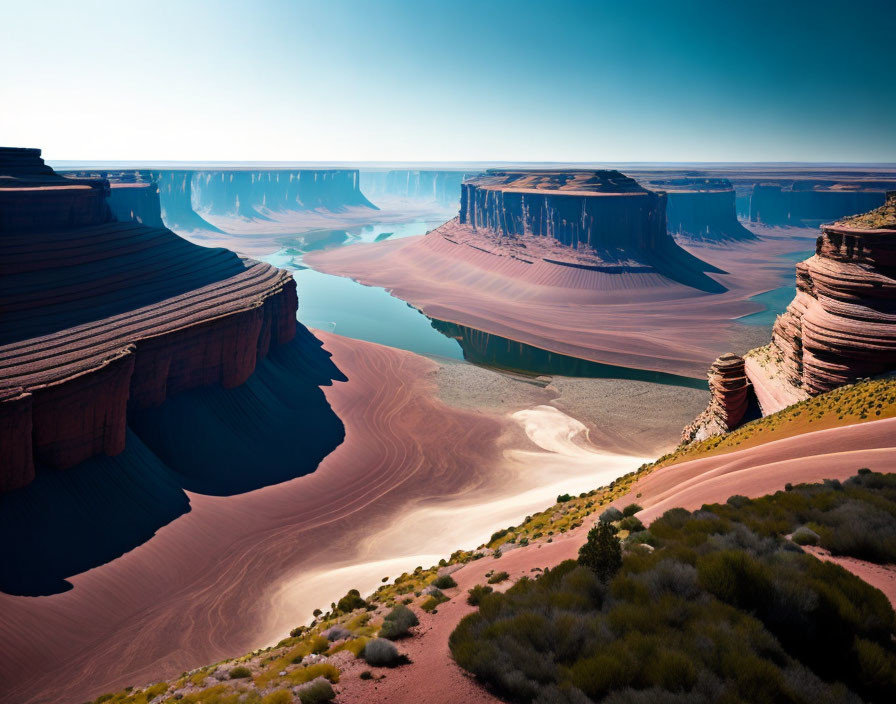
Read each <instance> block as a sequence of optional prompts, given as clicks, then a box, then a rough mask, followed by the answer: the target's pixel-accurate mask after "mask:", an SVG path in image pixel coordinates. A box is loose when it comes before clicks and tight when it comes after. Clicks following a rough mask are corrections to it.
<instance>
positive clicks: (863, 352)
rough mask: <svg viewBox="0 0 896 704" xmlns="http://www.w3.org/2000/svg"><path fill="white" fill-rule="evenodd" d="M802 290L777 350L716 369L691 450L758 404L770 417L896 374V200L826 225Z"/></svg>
mask: <svg viewBox="0 0 896 704" xmlns="http://www.w3.org/2000/svg"><path fill="white" fill-rule="evenodd" d="M796 289H797V290H796V296H795V297H794V299H793V301H792V302H791V303H790V305H789V306H787V310H786V311H785V312H784V313H783V314H782V315H780V316H778V318H777V320H776V321H775V324H774V327H773V329H772V339H771V343H770V344H769V345H767V346H765V347H760V348H757V349H754V350H751V351H750V352H748V353H747V354H746V355H745V357H744V358H742V357H738V356H736V355H733V354H727V355H723V356H722V357H720V358H719V359H718V360H716V362H715V363H714V364H713V365H712V368H711V369H710V370H709V386H710V391H711V392H712V395H713V397H712V400H711V402H710V405H709V407H708V408H707V409H706V411H704V412H703V413H702V414H701V415H700V417H698V418H697V420H696V421H695V422H694V423H693V424H692V425H690V426H688V428H686V429H685V432H684V435H683V437H682V440H683V441H685V442H688V441H691V440H695V439H696V440H699V439H702V438H705V437H707V436H709V435H716V434H720V433H724V432H727V431H728V430H730V429H732V428H734V427H736V426H737V425H738V424H739V423H740V422H741V421H742V419H743V418H744V416H745V413H746V411H747V405H748V403H749V400H748V399H750V398H754V399H755V400H756V401H757V402H758V406H759V408H760V409H761V412H762V414H763V415H768V414H770V413H774V412H775V411H778V410H781V409H782V408H784V407H786V406H788V405H790V404H791V403H795V402H796V401H800V400H802V399H804V398H807V397H809V396H816V395H818V394H821V393H824V392H826V391H830V390H832V389H835V388H837V387H839V386H843V385H844V384H849V383H852V382H854V381H856V380H857V379H862V378H865V377H870V376H876V375H879V374H885V373H888V372H892V371H893V370H894V369H896V191H891V192H888V193H887V196H886V201H885V203H884V205H882V206H881V207H879V208H876V209H875V210H872V211H870V212H868V213H864V214H861V215H854V216H851V217H847V218H844V219H842V220H839V221H837V222H835V223H833V224H831V225H823V226H822V228H821V235H820V236H819V237H818V240H817V242H816V246H815V254H814V255H813V256H811V257H809V258H808V259H806V260H805V261H802V262H799V263H798V264H797V265H796Z"/></svg>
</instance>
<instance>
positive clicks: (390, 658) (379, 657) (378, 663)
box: [363, 638, 407, 667]
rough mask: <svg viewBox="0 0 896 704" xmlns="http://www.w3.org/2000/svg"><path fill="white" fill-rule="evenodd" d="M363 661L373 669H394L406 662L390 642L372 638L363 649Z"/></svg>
mask: <svg viewBox="0 0 896 704" xmlns="http://www.w3.org/2000/svg"><path fill="white" fill-rule="evenodd" d="M363 657H364V660H366V661H367V664H368V665H373V666H374V667H396V666H397V665H401V664H403V663H405V662H407V658H405V657H403V656H402V655H400V654H399V652H398V648H396V647H395V645H394V644H393V643H392V641H390V640H386V639H385V638H374V639H373V640H371V641H370V642H368V643H367V645H366V646H365V648H364V653H363Z"/></svg>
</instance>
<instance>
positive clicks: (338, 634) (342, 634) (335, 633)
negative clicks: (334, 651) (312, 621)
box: [321, 626, 352, 642]
mask: <svg viewBox="0 0 896 704" xmlns="http://www.w3.org/2000/svg"><path fill="white" fill-rule="evenodd" d="M321 635H322V636H323V637H324V638H326V639H327V640H328V641H330V642H333V641H334V640H344V639H345V638H350V637H351V635H352V632H351V631H349V630H348V629H346V628H343V627H342V626H333V627H331V628H328V629H327V630H325V631H323V632H322V633H321Z"/></svg>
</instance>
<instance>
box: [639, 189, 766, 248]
mask: <svg viewBox="0 0 896 704" xmlns="http://www.w3.org/2000/svg"><path fill="white" fill-rule="evenodd" d="M650 185H651V186H653V187H656V188H659V189H662V190H664V191H665V192H666V202H667V205H666V222H667V227H668V230H669V232H670V233H671V234H672V235H674V236H675V237H676V238H680V239H684V240H688V241H701V242H725V241H733V240H752V239H756V235H754V234H753V233H752V232H750V231H749V230H748V229H747V228H745V227H744V226H743V225H741V224H740V221H739V220H738V219H737V213H736V211H735V192H734V188H733V187H732V186H731V182H730V181H727V180H726V179H712V178H678V179H667V180H659V181H651V182H650Z"/></svg>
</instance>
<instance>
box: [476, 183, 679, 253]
mask: <svg viewBox="0 0 896 704" xmlns="http://www.w3.org/2000/svg"><path fill="white" fill-rule="evenodd" d="M461 189H462V190H461V204H460V215H459V221H460V223H461V224H466V225H470V226H471V227H472V228H473V229H474V230H480V229H482V230H488V231H490V232H493V233H495V234H498V235H501V236H505V237H513V236H523V235H536V236H542V237H549V238H553V239H556V240H557V241H558V242H560V243H561V244H565V245H568V246H570V247H573V248H578V247H580V246H587V247H590V248H592V249H594V250H595V251H598V252H601V251H606V250H611V251H613V250H616V251H627V252H638V251H653V250H656V249H657V248H659V247H661V246H662V245H663V244H664V241H665V240H666V239H667V237H666V216H665V213H666V196H665V194H664V193H662V192H654V191H648V190H647V189H646V188H644V187H643V186H641V185H640V184H638V182H637V181H635V180H634V179H632V178H629V177H628V176H625V175H624V174H622V173H620V172H619V171H528V170H520V171H507V170H497V169H492V170H489V171H488V172H486V173H484V174H481V175H479V176H476V177H474V178H472V179H467V180H466V181H464V183H463V184H462V186H461Z"/></svg>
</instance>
